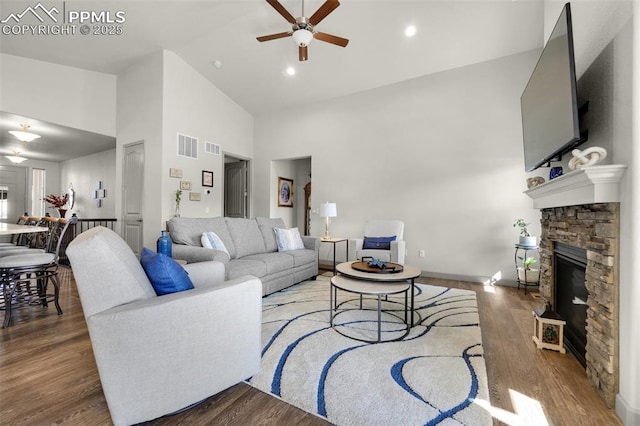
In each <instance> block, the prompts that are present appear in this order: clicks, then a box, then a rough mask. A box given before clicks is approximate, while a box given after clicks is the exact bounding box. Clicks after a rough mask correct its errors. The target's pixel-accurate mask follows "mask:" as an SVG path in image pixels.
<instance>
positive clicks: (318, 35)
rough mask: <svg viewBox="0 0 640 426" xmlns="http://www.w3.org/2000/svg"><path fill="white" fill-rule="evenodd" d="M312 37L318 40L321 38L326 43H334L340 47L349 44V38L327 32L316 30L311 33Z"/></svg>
mask: <svg viewBox="0 0 640 426" xmlns="http://www.w3.org/2000/svg"><path fill="white" fill-rule="evenodd" d="M313 37H314V38H317V39H318V40H322V41H325V42H327V43H331V44H335V45H337V46H341V47H346V46H347V44H349V40H347V39H346V38H342V37H338V36H334V35H331V34H327V33H321V32H317V33H315V34H314V35H313Z"/></svg>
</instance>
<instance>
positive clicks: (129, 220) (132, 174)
mask: <svg viewBox="0 0 640 426" xmlns="http://www.w3.org/2000/svg"><path fill="white" fill-rule="evenodd" d="M122 174H123V176H122V200H123V202H122V212H123V217H122V222H123V227H122V228H123V229H122V236H123V238H124V240H125V241H126V242H127V244H129V247H131V250H133V252H134V253H135V254H136V255H137V256H140V252H141V251H142V245H143V222H142V205H143V204H142V199H143V197H142V195H143V192H144V142H138V143H134V144H131V145H127V146H125V147H124V164H123V168H122Z"/></svg>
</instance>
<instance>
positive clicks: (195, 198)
mask: <svg viewBox="0 0 640 426" xmlns="http://www.w3.org/2000/svg"><path fill="white" fill-rule="evenodd" d="M200 200H201V195H200V193H199V192H190V193H189V201H200Z"/></svg>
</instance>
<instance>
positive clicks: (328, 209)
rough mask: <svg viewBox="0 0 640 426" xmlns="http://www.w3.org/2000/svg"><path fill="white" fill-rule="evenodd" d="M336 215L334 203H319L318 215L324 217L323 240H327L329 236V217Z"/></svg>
mask: <svg viewBox="0 0 640 426" xmlns="http://www.w3.org/2000/svg"><path fill="white" fill-rule="evenodd" d="M336 216H338V210H337V208H336V203H329V202H326V203H322V204H320V217H324V218H325V221H326V222H325V228H324V236H323V237H322V239H323V240H329V239H331V237H330V236H329V218H330V217H336Z"/></svg>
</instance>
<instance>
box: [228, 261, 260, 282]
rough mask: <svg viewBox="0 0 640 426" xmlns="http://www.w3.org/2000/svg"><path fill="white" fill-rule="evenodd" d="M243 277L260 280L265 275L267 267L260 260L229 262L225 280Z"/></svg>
mask: <svg viewBox="0 0 640 426" xmlns="http://www.w3.org/2000/svg"><path fill="white" fill-rule="evenodd" d="M243 275H253V276H254V277H257V278H262V277H264V276H265V275H267V265H266V264H265V263H264V262H263V261H261V260H250V259H244V258H243V259H235V260H232V261H231V262H229V269H228V271H227V279H230V280H233V279H235V278H238V277H241V276H243Z"/></svg>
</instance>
